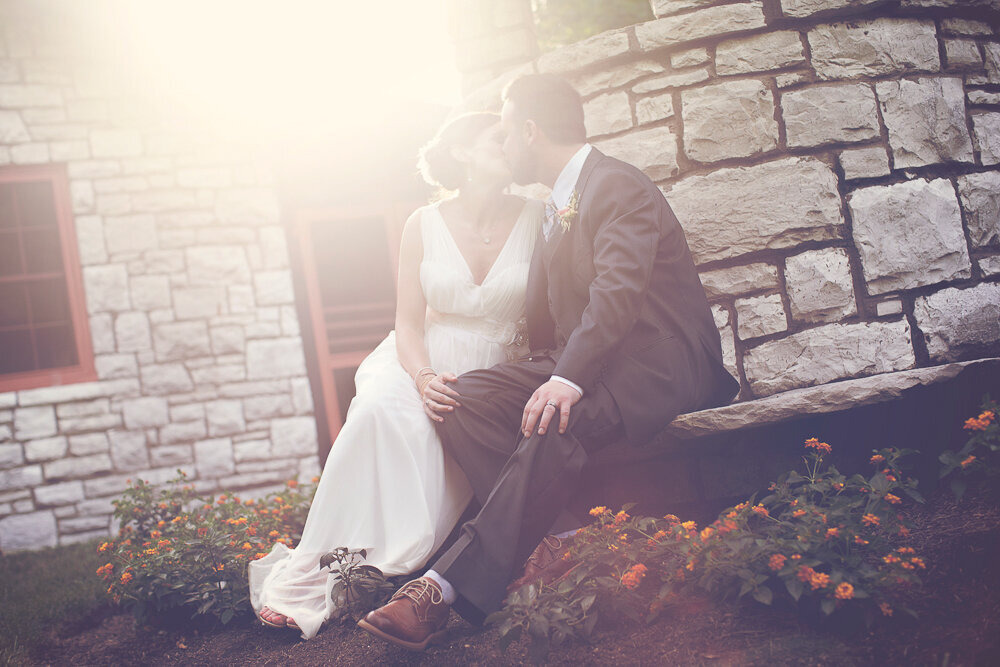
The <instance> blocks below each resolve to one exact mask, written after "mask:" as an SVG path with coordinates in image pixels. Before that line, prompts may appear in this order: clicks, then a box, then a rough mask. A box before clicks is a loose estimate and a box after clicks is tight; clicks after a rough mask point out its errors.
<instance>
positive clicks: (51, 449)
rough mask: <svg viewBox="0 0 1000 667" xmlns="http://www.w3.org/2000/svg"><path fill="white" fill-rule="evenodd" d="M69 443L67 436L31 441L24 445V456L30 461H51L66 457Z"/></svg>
mask: <svg viewBox="0 0 1000 667" xmlns="http://www.w3.org/2000/svg"><path fill="white" fill-rule="evenodd" d="M68 449H69V443H68V442H67V441H66V436H62V435H59V436H55V437H53V438H42V439H40V440H29V441H28V442H26V443H24V456H25V458H26V459H28V461H31V462H32V463H34V462H35V461H51V460H52V459H58V458H60V457H62V456H65V455H66V451H67V450H68Z"/></svg>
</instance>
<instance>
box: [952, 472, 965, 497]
mask: <svg viewBox="0 0 1000 667" xmlns="http://www.w3.org/2000/svg"><path fill="white" fill-rule="evenodd" d="M951 492H952V493H954V494H955V498H956V499H957V500H961V499H962V495H963V494H964V493H965V482H964V481H962V480H961V479H958V478H957V477H956V478H955V479H953V480H951Z"/></svg>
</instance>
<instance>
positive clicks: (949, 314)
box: [913, 283, 1000, 361]
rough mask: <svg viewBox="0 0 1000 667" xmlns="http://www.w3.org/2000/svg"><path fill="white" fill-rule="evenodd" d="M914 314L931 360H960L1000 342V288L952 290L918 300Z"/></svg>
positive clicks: (985, 287)
mask: <svg viewBox="0 0 1000 667" xmlns="http://www.w3.org/2000/svg"><path fill="white" fill-rule="evenodd" d="M913 315H914V317H915V319H916V321H917V326H918V327H920V330H921V331H922V332H923V334H924V340H925V341H926V342H927V353H928V354H930V357H931V360H933V361H951V360H954V359H958V358H960V357H961V356H962V355H963V353H966V352H970V351H975V350H977V349H978V348H980V347H982V346H986V345H995V344H996V343H997V342H998V341H1000V285H998V284H996V283H982V284H980V285H976V286H975V287H970V288H967V289H958V288H954V287H949V288H947V289H943V290H941V291H940V292H935V293H934V294H930V295H927V296H921V297H917V299H916V300H915V301H914V303H913Z"/></svg>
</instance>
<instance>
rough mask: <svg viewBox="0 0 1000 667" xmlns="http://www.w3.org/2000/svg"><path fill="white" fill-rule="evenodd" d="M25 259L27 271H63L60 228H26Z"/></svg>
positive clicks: (24, 235)
mask: <svg viewBox="0 0 1000 667" xmlns="http://www.w3.org/2000/svg"><path fill="white" fill-rule="evenodd" d="M22 238H23V239H24V241H23V242H24V259H25V262H26V263H27V265H28V266H27V271H26V273H51V272H59V273H62V250H61V248H60V246H59V228H58V227H49V228H42V229H25V230H24V231H23V232H22Z"/></svg>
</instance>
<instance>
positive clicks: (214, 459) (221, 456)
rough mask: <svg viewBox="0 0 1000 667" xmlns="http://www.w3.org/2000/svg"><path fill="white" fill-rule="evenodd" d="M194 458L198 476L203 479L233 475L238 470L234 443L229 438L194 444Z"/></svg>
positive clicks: (200, 441)
mask: <svg viewBox="0 0 1000 667" xmlns="http://www.w3.org/2000/svg"><path fill="white" fill-rule="evenodd" d="M194 458H195V467H196V468H197V470H198V476H199V477H200V478H202V479H204V478H206V477H221V476H223V475H231V474H232V473H233V472H234V471H235V470H236V466H235V463H234V460H233V441H232V440H230V439H229V438H214V439H211V440H199V441H198V442H196V443H194Z"/></svg>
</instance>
